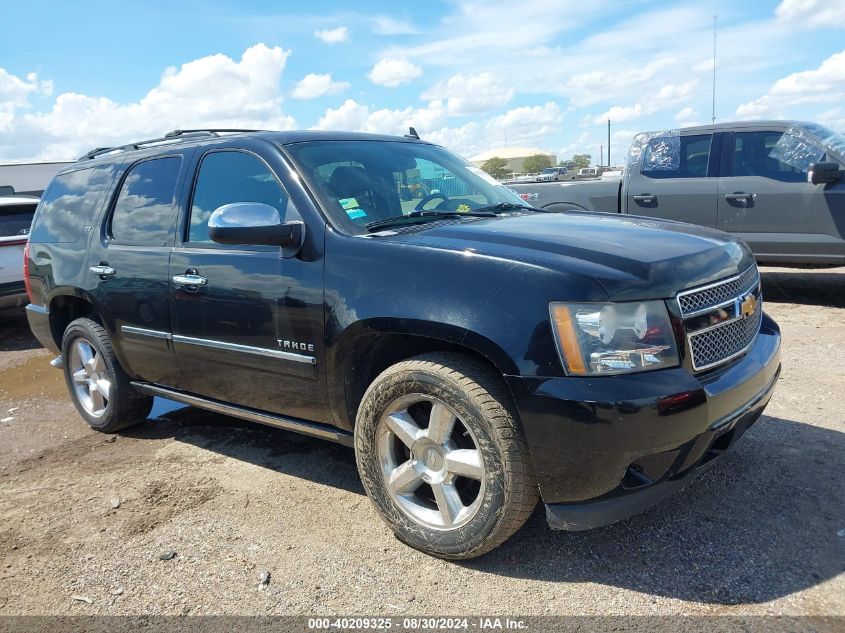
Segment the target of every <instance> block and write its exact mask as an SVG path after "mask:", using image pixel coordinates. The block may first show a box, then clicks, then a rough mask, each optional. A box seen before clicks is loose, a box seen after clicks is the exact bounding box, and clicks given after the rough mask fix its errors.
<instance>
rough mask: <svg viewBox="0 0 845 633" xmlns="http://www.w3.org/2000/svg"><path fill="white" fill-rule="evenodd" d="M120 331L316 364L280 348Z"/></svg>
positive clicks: (138, 330)
mask: <svg viewBox="0 0 845 633" xmlns="http://www.w3.org/2000/svg"><path fill="white" fill-rule="evenodd" d="M120 331H121V332H123V333H124V334H134V335H136V336H149V337H152V338H159V339H165V340H168V341H172V342H174V343H183V344H185V345H199V346H201V347H210V348H213V349H222V350H227V351H230V352H240V353H243V354H258V355H259V356H268V357H270V358H278V359H280V360H289V361H291V362H294V363H305V364H306V365H316V364H317V358H316V357H314V356H308V355H305V354H296V353H294V352H286V351H284V350H280V349H270V348H267V347H254V346H252V345H241V344H239V343H229V342H227V341H216V340H213V339H207V338H196V337H193V336H183V335H181V334H171V333H170V332H162V331H161V330H148V329H146V328H142V327H135V326H134V325H121V326H120Z"/></svg>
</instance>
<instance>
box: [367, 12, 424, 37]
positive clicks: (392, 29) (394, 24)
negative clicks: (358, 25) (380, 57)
mask: <svg viewBox="0 0 845 633" xmlns="http://www.w3.org/2000/svg"><path fill="white" fill-rule="evenodd" d="M373 32H374V33H377V34H378V35H412V34H414V33H417V32H418V31H417V29H416V28H415V27H414V26H413V25H412V24H411V23H410V22H408V21H407V20H399V19H397V18H393V17H390V16H389V15H377V16H376V17H374V18H373Z"/></svg>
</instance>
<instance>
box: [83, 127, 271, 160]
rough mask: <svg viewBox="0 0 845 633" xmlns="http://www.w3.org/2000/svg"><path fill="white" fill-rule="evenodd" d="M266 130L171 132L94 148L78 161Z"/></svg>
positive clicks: (222, 129) (233, 129)
mask: <svg viewBox="0 0 845 633" xmlns="http://www.w3.org/2000/svg"><path fill="white" fill-rule="evenodd" d="M265 131H266V130H247V129H240V128H205V129H196V130H173V131H172V132H168V133H167V134H165V135H164V136H162V137H160V138H151V139H147V140H145V141H135V142H134V143H128V144H126V145H116V146H114V147H96V148H94V149H92V150H91V151H90V152H88V153H87V154H84V155H83V156H80V157H79V160H90V159H92V158H95V157H97V156H102V155H103V154H110V153H112V152H129V151H132V150H136V149H141V148H143V147H146V146H149V145H161V144H166V143H175V142H178V141H183V140H189V139H192V138H197V137H200V136H220V134H233V133H242V132H265Z"/></svg>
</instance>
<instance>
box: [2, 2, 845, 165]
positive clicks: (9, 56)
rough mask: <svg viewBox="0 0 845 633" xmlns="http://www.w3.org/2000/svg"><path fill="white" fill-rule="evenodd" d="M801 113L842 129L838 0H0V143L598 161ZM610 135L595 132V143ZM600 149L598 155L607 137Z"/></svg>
mask: <svg viewBox="0 0 845 633" xmlns="http://www.w3.org/2000/svg"><path fill="white" fill-rule="evenodd" d="M714 15H717V16H718V21H717V24H718V30H717V57H716V107H715V115H716V121H717V122H720V121H731V120H738V119H759V118H796V119H804V120H813V121H816V122H819V123H823V124H825V125H828V126H829V127H832V128H834V129H836V130H839V131H845V1H842V0H838V1H834V0H782V1H778V0H772V1H770V2H764V1H759V0H746V1H744V2H736V1H735V0H724V1H722V0H714V1H713V2H702V1H698V2H696V1H693V2H683V1H681V2H673V1H672V0H664V1H662V2H661V1H651V0H590V2H583V1H573V0H532V1H530V2H519V1H516V0H510V1H508V2H500V1H498V0H483V1H481V0H450V1H437V0H426V1H425V2H419V1H417V2H402V1H399V0H392V1H382V0H373V1H365V2H361V3H346V2H338V1H334V2H331V1H327V0H311V1H309V2H280V1H277V2H273V1H272V0H263V1H252V0H240V1H237V2H224V1H222V0H204V1H202V2H200V1H197V0H182V1H180V2H174V1H172V0H170V1H169V2H161V1H157V0H148V1H146V2H133V3H129V2H120V1H114V0H110V1H108V2H105V1H103V2H100V1H94V0H90V1H88V0H76V1H75V2H59V1H54V2H42V1H40V0H27V2H14V1H13V0H0V162H23V161H33V160H73V159H75V158H76V157H78V156H79V155H81V154H83V153H84V152H86V151H88V150H89V149H91V148H93V147H95V146H103V145H115V144H122V143H127V142H130V141H134V140H139V139H143V138H149V137H156V136H160V135H162V134H163V133H165V132H168V131H170V130H173V129H177V128H195V127H204V126H205V127H209V126H216V127H244V128H261V129H280V130H283V129H307V128H319V129H337V130H358V131H370V132H381V133H389V134H403V133H405V132H406V131H407V128H408V126H409V125H413V126H415V127H416V129H417V131H418V132H419V134H420V136H421V137H422V138H424V139H427V140H431V141H433V142H436V143H439V144H442V145H444V146H446V147H448V148H449V149H451V150H453V151H456V152H458V153H459V154H461V155H463V156H465V157H467V158H471V157H472V156H474V155H476V154H478V153H480V152H484V151H487V150H491V149H494V148H500V147H515V146H529V147H537V148H540V149H542V150H544V151H548V152H552V153H555V154H556V155H558V157H559V158H569V157H571V156H572V155H573V154H575V153H590V154H592V155H593V157H594V162H598V157H599V154H600V151H601V145H603V144H604V145H606V143H607V119H608V118H610V119H611V123H612V128H611V129H612V141H611V158H612V162H613V163H614V164H617V163H620V162H622V159H623V156H624V153H625V152H626V151H627V147H628V144H629V142H630V140H631V138H632V136H633V135H634V134H635V133H637V132H639V131H645V130H662V129H674V128H678V127H684V126H688V125H696V124H706V123H709V122H710V120H711V104H712V101H711V100H712V94H711V90H712V76H713V61H712V55H713V16H714ZM606 151H607V148H606V147H605V148H604V152H606ZM605 160H606V156H605Z"/></svg>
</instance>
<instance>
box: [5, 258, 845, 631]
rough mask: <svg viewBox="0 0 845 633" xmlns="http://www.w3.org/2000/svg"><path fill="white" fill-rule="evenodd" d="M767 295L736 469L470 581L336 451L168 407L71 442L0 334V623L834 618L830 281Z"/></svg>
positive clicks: (469, 573)
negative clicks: (753, 393)
mask: <svg viewBox="0 0 845 633" xmlns="http://www.w3.org/2000/svg"><path fill="white" fill-rule="evenodd" d="M763 280H764V281H763V283H764V295H765V297H766V301H767V308H766V309H767V311H768V312H769V313H770V314H771V315H772V316H773V317H774V318H775V319H776V320H777V321H778V322H779V323H780V326H781V328H782V330H783V373H782V377H781V379H780V383H779V385H778V389H777V391H776V393H775V396H774V398H773V400H772V402H771V404H770V406H769V408H768V410H767V412H766V413H767V415H766V416H765V417H764V418H763V419H762V420H761V421H760V422H759V423H758V424H757V425H756V426H755V427H753V428H752V429H751V430H750V431H749V432H748V433H747V434H746V435H745V437H744V438H743V439H742V441H741V442H740V443H739V444H738V446H737V447H736V449H735V450H734V451H732V452H731V453H729V454H727V455H726V456H725V457H724V458H723V459H722V460H721V463H720V464H718V465H717V466H715V467H714V468H713V469H711V470H710V471H709V472H707V473H706V474H705V475H703V476H702V477H700V478H699V479H698V480H696V481H695V482H694V483H692V484H691V485H690V486H689V487H688V488H687V489H685V490H684V491H683V492H681V493H680V494H678V495H676V496H674V497H672V498H671V499H669V500H668V501H666V502H664V503H663V504H662V505H660V506H658V507H657V508H655V509H652V510H650V511H648V512H646V513H644V514H642V515H640V516H637V517H634V518H632V519H629V520H627V521H624V522H621V523H618V524H616V525H613V526H609V527H606V528H601V529H597V530H593V531H590V532H578V533H566V532H553V531H551V530H550V529H549V528H548V527H547V525H546V523H545V519H544V515H543V512H542V511H541V509H538V511H537V512H535V514H534V516H533V517H532V519H531V520H530V521H529V522H528V524H527V525H526V526H525V527H524V528H523V529H522V530H521V531H520V532H519V533H518V534H517V535H516V536H515V537H514V538H512V539H511V540H510V541H509V542H508V543H507V544H505V545H504V546H503V547H501V548H499V549H498V550H496V551H494V552H493V553H491V554H489V555H487V556H486V557H483V558H481V559H477V560H474V561H470V562H466V563H451V562H444V561H440V560H437V559H434V558H430V557H427V556H425V555H423V554H420V553H418V552H416V551H413V550H411V549H409V548H407V547H405V546H404V545H402V544H401V543H399V542H398V541H396V540H395V539H394V538H393V536H392V534H391V533H390V532H388V530H387V529H386V527H385V526H384V524H383V523H382V522H381V521H380V520H379V519H378V517H377V516H376V513H375V511H374V509H373V508H372V506H371V505H370V503H369V501H368V500H367V498H366V497H365V496H364V493H363V490H362V488H361V484H360V482H359V480H358V476H357V473H356V470H355V461H354V456H353V453H352V451H351V450H350V449H347V448H343V447H341V446H336V445H333V444H330V443H326V442H322V441H319V440H316V439H310V438H305V437H301V436H297V435H294V434H291V433H287V432H284V431H281V430H275V429H270V428H265V427H262V426H259V425H254V424H251V423H248V422H242V421H239V420H236V419H232V418H228V417H225V416H220V415H215V414H210V413H206V412H202V411H199V410H196V409H192V408H188V407H179V406H176V405H173V404H171V403H167V402H165V401H159V402H157V403H156V407H155V409H154V412H153V415H152V416H151V418H153V419H151V420H150V421H149V422H147V423H145V424H143V425H141V426H139V427H136V428H134V429H131V430H128V431H126V432H124V433H123V434H122V435H120V436H106V435H101V434H98V433H95V432H93V431H91V430H89V428H88V427H87V425H86V424H85V423H84V422H83V421H82V419H81V418H80V417H79V416H78V415H77V414H76V412H75V410H74V408H73V406H72V405H71V403H70V400H69V398H68V396H67V394H66V391H65V386H64V383H63V381H62V377H61V373H60V372H59V371H57V370H55V369H53V368H51V367H50V366H49V365H48V364H47V362H48V360H49V359H50V355H49V354H48V353H47V352H46V351H45V350H43V349H40V348H39V347H38V345H37V343H36V342H35V341H34V340H33V339H32V337H31V336H30V334H29V331H28V329H27V327H26V321H25V318H24V317H23V316H22V315H20V314H18V315H7V316H5V317H2V332H3V333H2V335H0V615H12V614H147V613H153V614H179V613H191V614H224V613H225V614H345V615H349V614H370V615H376V614H381V615H393V616H402V615H408V614H416V615H422V614H444V615H445V614H450V615H458V614H486V613H498V614H521V615H545V614H670V613H684V614H707V613H720V614H722V613H729V614H737V615H738V614H775V613H776V614H794V615H824V614H840V615H845V573H843V572H845V471H843V464H845V396H843V392H845V268H840V269H833V270H826V271H803V270H788V269H764V273H763ZM169 551H175V552H176V555H175V557H173V558H172V559H170V560H160V554H162V553H163V552H169ZM262 572H269V573H270V581H269V584H268V585H266V587H263V588H262V587H259V577H260V574H262Z"/></svg>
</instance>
